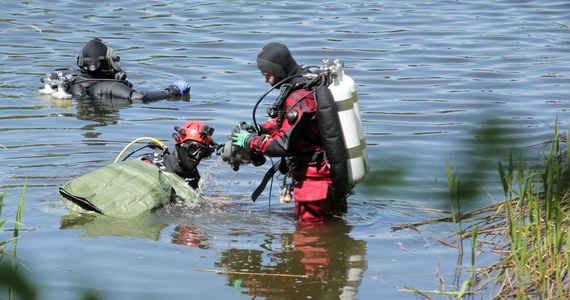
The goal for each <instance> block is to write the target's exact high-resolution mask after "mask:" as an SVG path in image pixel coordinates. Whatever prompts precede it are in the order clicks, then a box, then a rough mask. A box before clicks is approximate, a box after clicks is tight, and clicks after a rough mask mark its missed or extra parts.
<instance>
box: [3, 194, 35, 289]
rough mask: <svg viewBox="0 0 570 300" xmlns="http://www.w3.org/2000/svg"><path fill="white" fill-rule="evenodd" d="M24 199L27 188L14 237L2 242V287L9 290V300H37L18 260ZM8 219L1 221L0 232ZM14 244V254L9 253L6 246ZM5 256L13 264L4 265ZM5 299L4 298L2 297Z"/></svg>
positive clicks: (17, 216)
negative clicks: (19, 270)
mask: <svg viewBox="0 0 570 300" xmlns="http://www.w3.org/2000/svg"><path fill="white" fill-rule="evenodd" d="M5 195H6V193H1V194H0V217H1V216H2V207H4V198H5ZM24 199H25V188H24V192H22V195H21V197H20V200H19V201H18V208H17V211H16V220H15V222H14V228H13V229H12V232H13V233H12V237H11V238H10V239H8V240H6V241H0V286H2V285H5V286H7V288H8V299H9V300H12V299H14V297H15V296H16V294H17V295H19V296H20V297H21V298H22V299H32V300H33V299H36V292H35V289H34V288H33V287H32V285H31V284H30V283H29V282H28V281H27V280H25V279H24V277H23V276H21V274H20V273H19V272H18V269H19V267H20V266H23V265H22V264H21V263H19V262H18V260H17V258H18V256H17V246H18V240H19V238H20V231H21V225H22V218H23V214H24ZM6 222H7V219H3V220H0V230H6V229H4V225H5V224H6ZM10 243H11V244H12V247H11V248H12V252H7V251H6V250H5V249H6V246H7V245H8V244H10ZM5 256H10V257H11V258H12V261H11V263H8V264H7V263H5V262H4V263H3V262H2V260H3V259H4V257H5ZM0 299H3V297H0Z"/></svg>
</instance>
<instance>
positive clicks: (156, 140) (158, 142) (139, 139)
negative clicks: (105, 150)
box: [113, 136, 165, 164]
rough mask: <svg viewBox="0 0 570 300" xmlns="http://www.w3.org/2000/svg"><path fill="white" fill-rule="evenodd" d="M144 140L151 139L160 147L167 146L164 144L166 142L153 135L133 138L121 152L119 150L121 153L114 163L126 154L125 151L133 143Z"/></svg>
mask: <svg viewBox="0 0 570 300" xmlns="http://www.w3.org/2000/svg"><path fill="white" fill-rule="evenodd" d="M143 140H149V141H151V142H153V143H154V144H155V145H156V146H157V147H159V148H160V149H164V147H165V146H164V143H163V142H161V141H160V140H158V139H156V138H153V137H147V136H143V137H140V138H137V139H135V140H133V141H132V142H130V143H128V144H127V145H126V146H125V147H124V148H123V150H121V152H119V155H117V158H115V160H114V161H113V163H114V164H116V163H117V162H118V161H119V160H120V158H121V156H123V154H125V152H126V151H127V149H129V148H130V147H131V146H132V145H134V144H136V143H138V142H140V141H143ZM139 150H140V149H139Z"/></svg>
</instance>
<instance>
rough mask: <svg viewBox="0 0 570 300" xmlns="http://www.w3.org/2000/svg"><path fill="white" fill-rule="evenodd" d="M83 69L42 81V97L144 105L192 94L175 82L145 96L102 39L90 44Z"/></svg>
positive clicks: (57, 72)
mask: <svg viewBox="0 0 570 300" xmlns="http://www.w3.org/2000/svg"><path fill="white" fill-rule="evenodd" d="M77 66H78V67H79V69H71V68H60V69H56V70H55V71H53V72H52V73H49V74H47V75H46V76H45V77H44V78H42V82H43V83H44V84H45V88H44V89H41V90H40V93H42V94H51V95H53V96H54V97H57V98H71V97H74V98H78V99H85V98H90V99H96V100H98V99H105V100H129V101H131V102H132V101H142V102H144V103H148V102H153V101H157V100H163V99H173V98H179V97H181V96H182V95H184V94H185V93H188V92H190V85H189V84H188V83H187V82H186V81H184V80H177V81H174V82H173V83H172V84H171V85H169V86H168V87H166V88H165V89H163V90H161V91H148V92H145V93H142V92H139V91H137V90H135V89H133V84H132V83H131V82H130V81H129V80H127V73H126V72H125V71H123V70H122V69H121V66H120V57H119V56H118V55H117V53H116V52H115V50H113V49H112V48H111V47H108V46H107V45H105V44H104V43H103V41H102V40H101V39H100V38H94V39H92V40H91V41H89V42H88V43H87V44H85V46H83V49H81V52H80V53H79V56H78V57H77Z"/></svg>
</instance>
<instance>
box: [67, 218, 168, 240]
mask: <svg viewBox="0 0 570 300" xmlns="http://www.w3.org/2000/svg"><path fill="white" fill-rule="evenodd" d="M167 226H168V224H166V223H162V222H157V220H156V218H154V217H153V216H152V215H143V216H139V217H137V218H129V219H120V218H115V217H110V216H104V215H98V214H90V213H82V214H78V213H68V214H66V215H63V216H62V217H61V220H60V229H73V230H80V231H82V232H83V233H82V235H81V236H82V237H86V238H97V237H100V236H116V237H137V238H142V239H147V240H151V241H158V239H159V237H160V232H161V231H162V230H163V229H164V228H166V227H167Z"/></svg>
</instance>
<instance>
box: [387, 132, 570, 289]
mask: <svg viewBox="0 0 570 300" xmlns="http://www.w3.org/2000/svg"><path fill="white" fill-rule="evenodd" d="M567 136H568V135H567ZM565 145H566V138H565V137H561V136H560V135H559V132H558V129H557V128H556V129H555V134H554V139H553V140H552V141H550V142H548V143H545V147H544V150H543V152H542V155H541V157H540V160H539V163H515V160H514V159H513V156H512V155H511V156H510V157H509V158H508V162H506V163H501V162H499V163H498V173H499V175H500V180H501V183H502V186H503V191H504V196H505V199H506V200H504V201H502V202H498V203H495V204H493V205H491V206H488V207H485V208H483V209H480V210H477V211H472V212H461V210H460V209H459V208H460V203H461V199H460V195H461V193H460V185H459V178H458V175H457V173H456V172H453V171H452V169H451V166H450V165H449V164H448V166H447V174H448V184H449V191H450V196H451V212H450V216H449V217H444V218H438V219H432V220H423V221H420V222H417V223H415V224H406V225H403V226H395V227H394V229H403V228H414V229H415V228H416V227H419V226H422V225H426V224H437V223H441V222H452V224H453V225H454V228H455V230H454V233H453V235H452V236H451V237H435V240H437V241H438V242H441V243H442V244H444V245H446V246H449V247H454V248H455V249H457V251H458V257H459V259H458V271H457V273H458V274H457V275H456V277H457V278H462V281H457V282H456V283H455V285H454V286H455V288H454V289H451V290H450V288H449V286H450V285H449V284H448V285H447V286H448V287H447V288H446V289H442V290H439V291H422V290H417V289H414V288H410V287H408V289H406V291H408V292H414V293H416V294H418V295H419V296H421V297H423V298H424V299H431V296H430V295H432V294H434V293H435V294H437V295H442V294H443V295H448V296H449V297H452V298H456V299H465V298H473V299H479V298H481V297H483V295H484V297H485V298H486V299H487V298H490V299H568V297H569V296H570V281H569V278H568V273H569V271H570V266H569V263H568V262H569V260H570V249H568V245H569V244H570V232H569V227H570V191H569V182H570V174H569V173H570V172H569V170H570V167H569V166H570V165H569V163H568V157H570V155H569V153H568V151H569V149H568V147H565ZM483 256H485V257H486V259H485V260H484V261H481V262H479V261H477V259H478V258H480V257H483ZM489 257H494V258H496V259H494V260H492V261H491V262H488V258H489ZM464 258H465V260H467V259H469V260H468V261H467V263H465V262H464ZM465 278H467V279H465ZM442 285H443V284H442ZM438 297H439V296H438Z"/></svg>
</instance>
